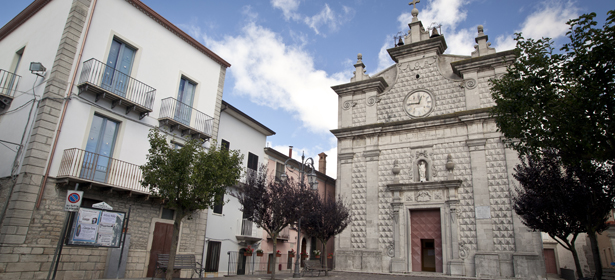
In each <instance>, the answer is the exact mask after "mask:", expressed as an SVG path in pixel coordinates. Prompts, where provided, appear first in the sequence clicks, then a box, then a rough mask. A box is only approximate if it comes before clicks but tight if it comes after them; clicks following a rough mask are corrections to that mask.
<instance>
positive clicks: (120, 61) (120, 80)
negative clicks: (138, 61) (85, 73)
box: [102, 38, 137, 97]
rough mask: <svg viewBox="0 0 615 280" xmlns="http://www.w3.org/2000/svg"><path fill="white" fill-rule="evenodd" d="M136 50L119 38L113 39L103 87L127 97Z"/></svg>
mask: <svg viewBox="0 0 615 280" xmlns="http://www.w3.org/2000/svg"><path fill="white" fill-rule="evenodd" d="M136 52H137V51H136V49H135V48H133V47H131V46H128V45H126V44H125V43H123V42H121V41H120V40H118V39H117V38H113V42H111V49H110V50H109V56H108V57H107V67H106V68H105V73H104V77H103V83H102V87H104V88H106V89H107V90H109V91H111V92H113V93H115V94H117V95H120V96H122V97H126V90H127V88H128V82H129V81H130V72H131V71H132V63H133V61H134V58H135V53H136Z"/></svg>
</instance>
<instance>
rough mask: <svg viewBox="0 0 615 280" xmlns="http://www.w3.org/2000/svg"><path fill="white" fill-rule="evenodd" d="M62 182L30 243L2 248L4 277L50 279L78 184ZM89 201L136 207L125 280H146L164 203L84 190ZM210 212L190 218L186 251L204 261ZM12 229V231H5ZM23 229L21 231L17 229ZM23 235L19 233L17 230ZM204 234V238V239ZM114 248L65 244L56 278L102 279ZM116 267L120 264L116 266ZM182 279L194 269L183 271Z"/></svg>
mask: <svg viewBox="0 0 615 280" xmlns="http://www.w3.org/2000/svg"><path fill="white" fill-rule="evenodd" d="M56 182H57V181H56V180H55V179H53V178H50V180H49V181H48V184H47V187H46V189H45V193H44V195H43V200H42V203H41V206H40V208H39V209H38V210H34V213H33V214H32V218H31V219H30V224H29V227H27V229H28V231H27V233H24V234H26V238H25V240H26V242H25V243H24V244H20V245H10V244H3V246H2V248H1V249H0V250H1V251H0V279H45V278H47V275H48V273H49V268H50V266H51V261H52V259H53V255H54V252H55V249H56V245H57V243H58V239H59V238H60V234H61V232H62V228H63V225H64V221H65V218H66V212H65V211H64V200H65V199H66V192H67V190H68V189H70V190H73V189H74V186H72V185H71V186H60V187H58V186H56ZM79 190H81V191H83V192H84V194H83V197H84V198H86V199H88V198H89V199H95V200H101V201H105V202H106V203H108V204H109V205H111V206H112V207H113V209H114V210H115V211H122V212H128V208H129V206H130V207H131V213H130V220H129V223H128V233H129V234H130V235H131V242H130V246H129V248H126V250H128V259H127V265H126V274H125V278H141V277H145V275H146V272H147V266H148V263H147V260H148V259H149V256H148V255H149V248H148V244H150V243H149V239H150V238H152V236H151V235H152V234H153V233H152V232H151V229H152V223H154V219H158V218H160V212H161V209H162V204H161V203H160V202H161V201H160V200H159V199H146V197H145V196H143V195H132V196H131V195H130V194H129V193H126V192H117V191H112V192H110V191H109V190H103V189H99V188H96V187H94V188H91V189H90V188H88V187H80V188H79ZM206 217H207V215H206V212H203V211H200V212H197V213H194V214H193V215H192V218H191V219H187V218H184V220H183V222H182V236H181V237H180V240H181V243H180V244H179V247H180V250H179V252H180V253H184V254H185V253H188V254H195V256H196V259H197V261H199V262H200V260H201V257H202V250H203V240H204V236H205V224H206ZM4 229H5V230H11V227H5V228H4ZM15 230H17V229H15ZM15 233H18V232H15ZM199 234H200V235H199ZM108 252H109V249H108V248H90V247H85V246H70V245H64V247H63V250H62V256H61V258H60V262H59V265H58V271H57V274H56V279H101V278H103V277H104V271H105V268H106V267H107V265H108V264H107V254H108ZM114 265H115V264H114ZM181 275H182V277H185V276H188V277H189V276H190V271H187V270H186V271H182V274H181Z"/></svg>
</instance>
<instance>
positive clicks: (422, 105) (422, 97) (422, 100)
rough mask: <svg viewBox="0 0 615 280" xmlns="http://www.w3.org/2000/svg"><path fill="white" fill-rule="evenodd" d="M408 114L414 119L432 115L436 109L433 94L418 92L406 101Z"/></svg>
mask: <svg viewBox="0 0 615 280" xmlns="http://www.w3.org/2000/svg"><path fill="white" fill-rule="evenodd" d="M404 107H405V109H406V113H408V115H410V116H413V117H423V116H426V115H428V114H429V113H431V111H432V110H433V108H434V101H433V97H432V96H431V94H429V93H428V92H426V91H416V92H413V93H411V94H409V95H408V96H406V99H405V100H404Z"/></svg>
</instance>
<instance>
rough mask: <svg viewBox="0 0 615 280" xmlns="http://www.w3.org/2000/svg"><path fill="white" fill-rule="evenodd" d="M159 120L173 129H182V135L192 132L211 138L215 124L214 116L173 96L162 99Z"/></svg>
mask: <svg viewBox="0 0 615 280" xmlns="http://www.w3.org/2000/svg"><path fill="white" fill-rule="evenodd" d="M158 121H159V122H160V124H161V125H162V124H166V125H168V126H169V129H170V130H171V131H173V130H178V131H181V134H182V136H184V135H186V134H190V135H191V136H192V137H193V138H199V139H208V138H211V130H212V126H213V124H214V119H213V118H212V117H210V116H208V115H206V114H204V113H203V112H201V111H199V110H197V109H194V108H192V107H191V106H190V105H188V104H186V103H182V102H180V101H178V100H177V99H175V98H172V97H169V98H165V99H162V104H161V105H160V116H159V117H158Z"/></svg>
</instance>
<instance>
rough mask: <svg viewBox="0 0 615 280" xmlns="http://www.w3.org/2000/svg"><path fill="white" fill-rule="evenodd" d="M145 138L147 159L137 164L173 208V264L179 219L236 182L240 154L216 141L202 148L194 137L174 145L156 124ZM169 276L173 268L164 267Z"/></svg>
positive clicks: (212, 201)
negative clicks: (176, 146)
mask: <svg viewBox="0 0 615 280" xmlns="http://www.w3.org/2000/svg"><path fill="white" fill-rule="evenodd" d="M148 138H149V143H150V148H149V153H148V155H147V163H146V164H144V165H142V166H141V167H140V168H141V171H142V172H143V180H142V181H141V185H143V186H144V187H148V188H149V190H150V192H151V193H152V195H155V196H159V197H160V198H162V199H163V201H164V203H166V207H169V208H171V209H174V210H175V220H174V222H173V235H172V239H171V240H172V241H171V251H170V253H169V266H168V267H173V265H174V263H175V252H176V251H177V242H178V238H179V229H180V225H181V222H182V220H183V219H184V217H186V216H188V215H191V214H192V213H194V212H195V211H197V210H204V209H208V208H211V207H213V205H214V204H215V203H216V198H220V197H222V196H224V193H225V192H226V186H232V185H235V184H236V183H237V180H238V179H239V178H240V176H241V173H242V168H241V162H242V160H243V156H242V155H240V154H239V152H237V151H228V150H226V149H220V148H219V147H217V145H216V142H215V141H212V143H211V146H210V148H209V149H205V148H203V145H202V144H203V142H202V141H201V140H197V139H192V140H189V141H187V142H186V144H185V145H184V146H183V147H182V148H179V149H174V148H173V147H172V146H171V145H170V143H169V141H167V138H166V136H165V135H164V134H162V133H160V131H159V130H158V129H157V128H154V129H151V130H150V132H149V135H148ZM172 278H173V269H167V272H166V279H167V280H171V279H172Z"/></svg>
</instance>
